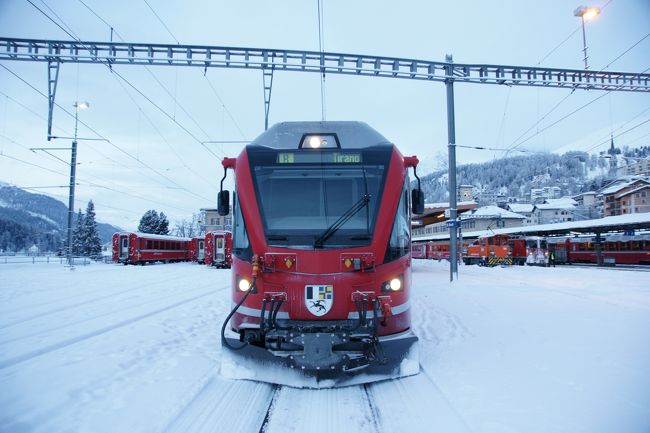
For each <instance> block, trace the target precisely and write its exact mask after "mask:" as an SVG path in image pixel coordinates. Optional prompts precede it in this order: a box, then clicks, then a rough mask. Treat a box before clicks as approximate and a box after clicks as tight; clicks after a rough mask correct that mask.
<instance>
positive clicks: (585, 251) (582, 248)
mask: <svg viewBox="0 0 650 433" xmlns="http://www.w3.org/2000/svg"><path fill="white" fill-rule="evenodd" d="M547 241H548V248H549V252H550V251H553V252H554V254H555V262H556V263H566V264H570V263H597V257H598V254H597V248H598V244H597V239H596V237H595V236H580V237H572V238H567V237H560V238H548V239H547ZM600 251H601V264H604V265H610V266H611V265H617V264H619V265H650V234H637V235H631V236H630V235H621V234H606V235H602V236H601V243H600Z"/></svg>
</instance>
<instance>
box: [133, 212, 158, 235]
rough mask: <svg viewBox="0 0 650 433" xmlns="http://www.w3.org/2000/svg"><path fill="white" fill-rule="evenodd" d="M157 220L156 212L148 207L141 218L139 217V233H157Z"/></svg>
mask: <svg viewBox="0 0 650 433" xmlns="http://www.w3.org/2000/svg"><path fill="white" fill-rule="evenodd" d="M159 222H160V217H159V216H158V212H156V211H155V210H154V209H150V210H148V211H146V212H145V213H144V215H142V218H140V224H139V225H138V231H139V232H141V233H153V234H155V233H158V224H159Z"/></svg>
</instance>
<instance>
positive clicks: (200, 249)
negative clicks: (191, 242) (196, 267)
mask: <svg viewBox="0 0 650 433" xmlns="http://www.w3.org/2000/svg"><path fill="white" fill-rule="evenodd" d="M204 259H205V240H204V239H199V240H198V246H197V252H196V260H197V261H199V262H202V261H203V260H204Z"/></svg>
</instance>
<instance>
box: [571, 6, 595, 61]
mask: <svg viewBox="0 0 650 433" xmlns="http://www.w3.org/2000/svg"><path fill="white" fill-rule="evenodd" d="M599 14H600V8H599V7H595V6H580V7H578V8H577V9H576V10H575V11H573V15H574V16H576V17H580V21H581V22H582V51H583V52H584V54H585V58H584V61H585V70H587V69H589V65H588V64H587V58H588V56H587V37H586V35H585V21H589V20H590V19H592V18H595V17H597V16H598V15H599Z"/></svg>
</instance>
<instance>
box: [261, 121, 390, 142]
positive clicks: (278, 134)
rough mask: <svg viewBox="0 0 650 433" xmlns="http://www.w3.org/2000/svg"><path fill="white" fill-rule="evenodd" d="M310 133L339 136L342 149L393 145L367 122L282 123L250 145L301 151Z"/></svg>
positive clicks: (271, 128)
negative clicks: (304, 138)
mask: <svg viewBox="0 0 650 433" xmlns="http://www.w3.org/2000/svg"><path fill="white" fill-rule="evenodd" d="M306 134H336V137H337V139H338V142H339V143H340V146H341V149H362V148H366V147H371V146H381V145H384V146H392V143H391V142H390V141H388V140H387V139H386V137H384V136H383V135H381V134H380V133H379V132H377V131H376V130H375V129H373V128H372V127H370V126H369V125H368V124H367V123H365V122H356V121H323V122H314V121H305V122H282V123H277V124H275V125H273V126H272V127H270V128H269V129H268V130H267V131H265V132H263V133H262V134H260V135H259V136H258V137H257V138H256V139H255V140H253V142H251V144H249V146H263V147H268V148H271V149H298V146H299V145H300V142H301V140H302V138H303V137H304V136H305V135H306Z"/></svg>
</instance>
